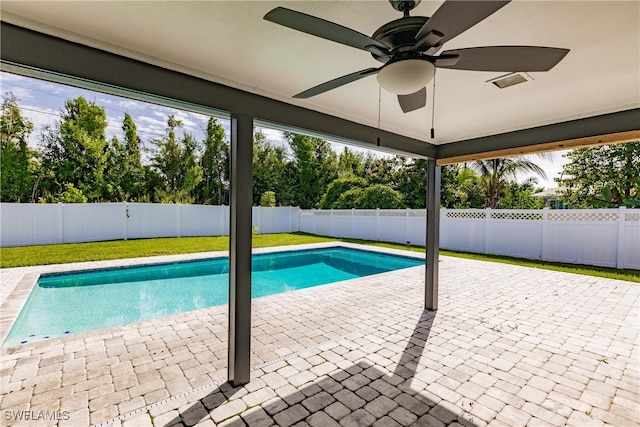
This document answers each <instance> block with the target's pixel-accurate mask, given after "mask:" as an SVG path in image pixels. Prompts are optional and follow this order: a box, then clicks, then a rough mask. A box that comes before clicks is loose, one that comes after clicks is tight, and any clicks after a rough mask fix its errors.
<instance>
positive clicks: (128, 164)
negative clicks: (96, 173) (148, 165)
mask: <svg viewBox="0 0 640 427" xmlns="http://www.w3.org/2000/svg"><path fill="white" fill-rule="evenodd" d="M122 132H123V133H124V158H123V169H124V175H123V177H122V183H121V188H122V191H123V192H124V197H125V198H126V199H127V200H135V201H140V200H141V199H143V198H144V197H145V193H146V189H145V182H144V179H145V172H144V167H143V166H142V158H141V154H140V148H141V146H142V140H141V139H140V137H139V136H138V131H137V128H136V124H135V123H134V121H133V119H132V118H131V116H130V115H129V114H128V113H124V120H123V121H122Z"/></svg>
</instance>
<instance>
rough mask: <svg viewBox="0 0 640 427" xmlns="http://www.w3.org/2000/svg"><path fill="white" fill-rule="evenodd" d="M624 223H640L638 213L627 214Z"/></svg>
mask: <svg viewBox="0 0 640 427" xmlns="http://www.w3.org/2000/svg"><path fill="white" fill-rule="evenodd" d="M624 220H625V221H628V222H640V213H630V212H627V214H626V215H625V218H624Z"/></svg>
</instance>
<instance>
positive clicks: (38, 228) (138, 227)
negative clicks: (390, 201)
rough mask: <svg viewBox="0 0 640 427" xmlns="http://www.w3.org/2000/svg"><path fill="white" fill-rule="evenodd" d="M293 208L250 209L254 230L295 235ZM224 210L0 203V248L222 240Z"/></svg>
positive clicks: (225, 228) (225, 221)
mask: <svg viewBox="0 0 640 427" xmlns="http://www.w3.org/2000/svg"><path fill="white" fill-rule="evenodd" d="M298 211H299V209H298V208H297V207H278V208H262V207H254V208H253V212H252V216H253V225H255V226H257V227H258V232H259V233H260V234H263V233H265V234H266V233H289V232H294V231H298V228H299V226H298ZM227 234H229V207H228V206H205V205H170V204H157V203H126V202H125V203H74V204H62V203H58V204H27V203H2V204H0V246H2V247H5V246H29V245H43V244H51V243H75V242H96V241H103V240H123V239H124V240H126V239H140V238H150V237H187V236H224V235H227Z"/></svg>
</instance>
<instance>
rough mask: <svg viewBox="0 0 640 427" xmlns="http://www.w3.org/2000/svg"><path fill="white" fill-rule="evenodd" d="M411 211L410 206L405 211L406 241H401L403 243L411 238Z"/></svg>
mask: <svg viewBox="0 0 640 427" xmlns="http://www.w3.org/2000/svg"><path fill="white" fill-rule="evenodd" d="M410 213H411V209H409V208H407V209H406V210H405V212H404V242H400V243H401V244H402V243H406V242H408V241H410V240H411V239H409V218H411V216H410Z"/></svg>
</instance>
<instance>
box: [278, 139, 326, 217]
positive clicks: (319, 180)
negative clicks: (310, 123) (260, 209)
mask: <svg viewBox="0 0 640 427" xmlns="http://www.w3.org/2000/svg"><path fill="white" fill-rule="evenodd" d="M284 137H285V139H286V140H287V142H288V143H289V146H290V147H291V150H292V151H293V156H294V176H295V184H296V186H295V189H294V191H295V193H294V194H295V201H296V204H297V205H298V206H300V207H301V208H303V209H309V208H314V207H316V206H317V205H318V203H319V202H320V198H321V197H322V195H323V194H324V193H325V191H326V189H327V186H328V185H329V184H330V183H331V182H332V181H333V180H334V179H336V178H337V176H338V158H337V155H336V153H335V152H334V151H333V150H332V149H331V145H330V144H329V143H328V142H327V141H325V140H324V139H320V138H314V137H311V136H306V135H300V134H295V133H291V132H285V133H284Z"/></svg>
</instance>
